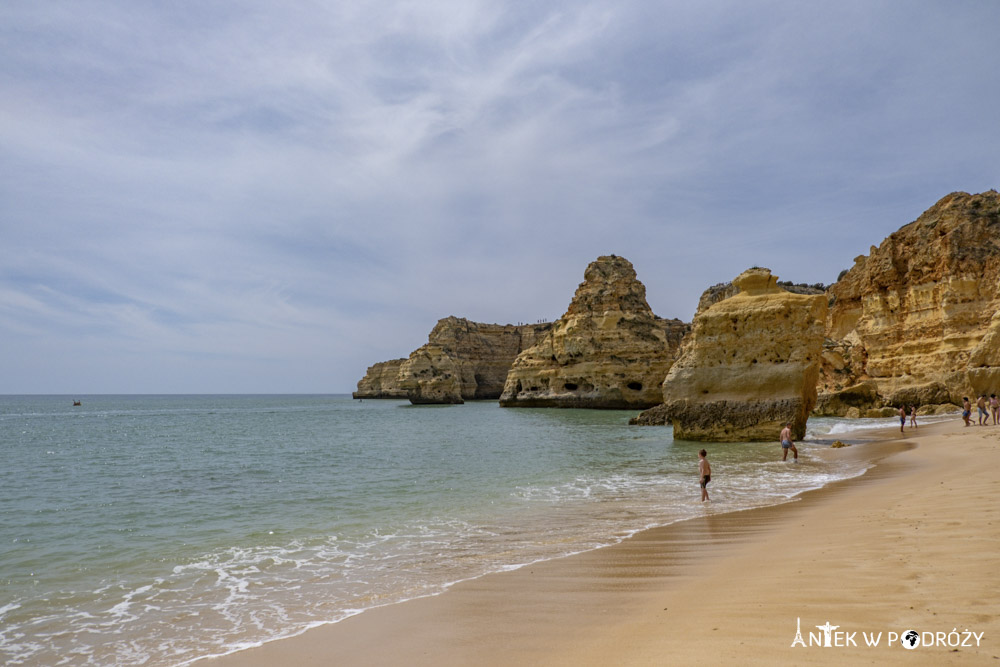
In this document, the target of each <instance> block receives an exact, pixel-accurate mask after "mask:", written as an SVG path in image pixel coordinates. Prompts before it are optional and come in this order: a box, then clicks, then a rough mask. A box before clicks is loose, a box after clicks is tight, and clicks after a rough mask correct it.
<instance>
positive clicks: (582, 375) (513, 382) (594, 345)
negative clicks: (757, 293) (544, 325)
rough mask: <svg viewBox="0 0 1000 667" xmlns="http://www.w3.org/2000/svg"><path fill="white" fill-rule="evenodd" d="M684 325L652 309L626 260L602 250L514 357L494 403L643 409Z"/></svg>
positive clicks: (654, 397) (655, 396)
mask: <svg viewBox="0 0 1000 667" xmlns="http://www.w3.org/2000/svg"><path fill="white" fill-rule="evenodd" d="M689 329H690V326H689V325H687V324H685V323H683V322H681V321H680V320H666V319H662V318H659V317H657V316H656V315H654V314H653V311H652V310H651V309H650V307H649V304H648V303H647V302H646V288H645V286H644V285H643V284H642V283H641V282H639V280H638V279H637V278H636V273H635V269H634V268H633V266H632V264H631V263H630V262H629V261H628V260H627V259H625V258H623V257H618V256H616V255H607V256H603V257H599V258H597V260H596V261H594V262H591V263H590V265H589V266H588V267H587V270H586V271H585V272H584V280H583V282H582V283H580V285H579V287H578V288H577V290H576V294H575V295H574V296H573V299H572V301H571V302H570V304H569V308H568V309H567V311H566V313H565V314H564V315H563V316H562V317H560V318H559V319H558V320H557V321H556V322H554V323H553V325H552V329H551V331H550V332H549V333H548V334H547V335H545V336H544V337H543V338H542V339H541V340H540V341H539V342H538V343H537V344H536V345H535V346H534V347H531V348H529V349H527V350H525V351H524V352H522V353H521V354H520V355H518V357H517V359H516V360H515V361H514V365H513V366H512V367H511V369H510V372H509V373H508V374H507V382H506V384H505V385H504V390H503V394H502V395H501V396H500V405H502V406H504V407H562V408H606V409H635V408H638V409H642V408H647V407H650V406H652V405H656V404H657V403H659V402H660V400H661V395H660V384H661V383H662V382H663V378H664V377H666V374H667V371H669V370H670V366H671V364H672V363H673V361H674V359H675V358H676V355H677V351H678V349H679V346H680V342H681V339H682V338H683V337H684V335H685V334H686V333H687V332H688V330H689Z"/></svg>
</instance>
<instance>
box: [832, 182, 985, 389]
mask: <svg viewBox="0 0 1000 667" xmlns="http://www.w3.org/2000/svg"><path fill="white" fill-rule="evenodd" d="M998 288H1000V195H998V193H997V192H996V191H993V190H991V191H989V192H984V193H982V194H977V195H970V194H967V193H964V192H956V193H952V194H950V195H948V196H946V197H944V198H942V199H941V200H940V201H938V202H937V203H936V204H935V205H934V206H932V207H931V208H930V209H928V210H927V211H926V212H924V213H923V215H921V216H920V217H919V218H917V219H916V220H915V221H914V222H911V223H910V224H908V225H905V226H903V227H902V228H900V229H899V230H897V231H896V232H893V233H892V234H890V235H889V237H888V238H886V239H885V240H884V241H883V242H882V243H881V244H880V245H879V246H878V247H875V246H872V248H871V252H870V253H869V255H868V256H864V255H862V256H860V257H858V258H856V259H855V261H854V266H853V267H852V268H851V269H850V270H848V271H847V272H846V274H844V275H843V276H842V278H841V279H840V280H838V281H837V283H836V284H834V285H833V286H832V287H831V288H830V290H829V293H830V295H831V297H832V301H833V305H832V308H831V309H830V313H829V321H828V324H827V328H828V336H829V338H830V339H831V340H830V341H829V348H828V352H826V353H824V368H823V373H822V389H823V390H824V391H825V392H828V393H836V392H839V391H842V390H843V388H844V387H846V386H849V385H855V384H857V383H858V382H861V381H871V382H873V383H874V384H875V386H876V387H877V391H878V394H879V396H880V397H881V399H882V400H883V402H887V403H891V404H899V403H901V402H903V403H907V402H911V401H916V402H918V403H925V402H935V403H949V402H950V403H961V398H962V396H963V395H964V394H966V393H968V392H969V390H970V389H972V388H975V387H979V388H982V390H989V391H1000V384H998V381H1000V372H998V371H997V368H998V367H1000V359H998V358H997V356H996V355H995V354H991V352H990V350H991V349H995V346H996V344H995V343H992V342H989V341H988V340H987V333H988V331H989V330H990V329H991V326H992V325H991V318H993V316H994V313H996V312H997V309H998V307H1000V291H998ZM989 340H990V341H991V340H993V338H990V339H989ZM977 390H978V389H977Z"/></svg>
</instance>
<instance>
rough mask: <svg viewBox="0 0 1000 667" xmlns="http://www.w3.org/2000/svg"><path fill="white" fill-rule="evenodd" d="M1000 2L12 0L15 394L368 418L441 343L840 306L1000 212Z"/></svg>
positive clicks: (6, 18) (2, 245) (6, 133)
mask: <svg viewBox="0 0 1000 667" xmlns="http://www.w3.org/2000/svg"><path fill="white" fill-rule="evenodd" d="M997 26H1000V3H998V2H993V1H992V0H965V1H963V2H925V1H917V0H914V1H902V0H899V1H895V2H878V1H872V0H866V1H862V2H856V1H852V0H846V1H841V2H835V3H833V2H800V1H794V2H791V1H790V2H783V1H775V2H768V1H761V2H745V1H744V0H738V1H733V2H726V1H718V2H716V1H706V2H697V3H695V2H689V1H688V0H684V1H682V2H672V1H663V2H650V1H649V0H613V1H608V2H587V1H585V0H584V1H575V2H558V1H554V2H534V3H528V2H497V1H494V2H481V1H479V0H459V1H456V2H450V1H441V0H420V1H409V0H406V1H395V0H385V1H383V2H374V3H373V2H363V1H352V2H344V1H341V2H320V1H310V0H303V1H301V2H282V3H277V2H262V1H255V0H245V1H242V2H226V1H221V0H220V1H219V2H204V1H203V0H189V1H185V0H181V1H177V2H150V1H144V0H129V1H118V2H114V1H103V0H73V1H67V2H61V1H58V0H56V1H52V2H5V3H2V4H0V63H2V65H0V394H27V393H52V394H95V393H340V392H349V391H351V390H353V389H355V387H356V384H357V381H358V380H359V379H360V378H361V377H362V376H363V375H364V372H365V369H366V367H367V366H369V365H371V364H373V363H375V362H377V361H383V360H386V359H391V358H398V357H405V356H407V355H408V354H409V353H410V352H411V351H413V350H414V349H416V348H417V347H419V346H420V345H422V344H423V343H424V342H426V340H427V334H428V333H429V332H430V330H431V328H432V327H433V326H434V324H435V322H436V321H437V320H438V319H440V318H443V317H447V316H449V315H454V316H458V317H466V318H469V319H471V320H474V321H478V322H496V323H516V322H534V321H537V320H541V319H547V320H553V319H555V318H558V317H559V316H560V315H562V314H563V313H564V312H565V310H566V308H567V306H568V304H569V302H570V299H571V298H572V296H573V293H574V291H575V289H576V287H577V285H578V284H579V283H580V282H581V281H582V280H583V273H584V270H585V268H586V266H587V264H588V263H590V262H591V261H593V260H594V259H596V258H597V257H598V256H601V255H607V254H617V255H621V256H623V257H625V258H627V259H628V260H630V261H631V262H632V264H633V265H634V266H635V269H636V271H637V273H638V278H639V280H641V281H642V282H643V284H644V285H645V286H646V294H647V300H648V301H649V304H650V306H651V307H652V309H653V311H654V312H655V313H656V314H657V315H660V316H661V317H676V318H680V319H682V320H685V321H690V320H691V318H692V316H693V314H694V310H695V306H696V304H697V300H698V297H699V296H700V294H701V293H702V291H703V290H704V289H705V288H707V287H709V286H711V285H714V284H716V283H720V282H724V281H728V280H731V279H732V278H733V277H735V276H737V275H739V274H740V273H741V272H742V271H743V270H745V269H746V268H748V267H750V266H766V267H768V268H770V269H771V270H772V272H773V273H775V274H776V275H778V277H779V279H781V280H792V281H794V282H807V283H816V282H822V283H832V282H834V281H835V280H836V278H837V276H838V274H839V273H840V272H841V271H842V270H843V269H846V268H849V267H850V266H851V265H852V264H853V260H854V258H855V257H856V256H858V255H862V254H867V253H868V252H869V248H870V246H872V245H878V244H879V243H880V242H881V241H882V239H884V238H885V237H886V236H887V235H889V234H890V233H891V232H893V231H895V230H896V229H898V228H899V227H901V226H902V225H904V224H906V223H908V222H910V221H912V220H914V219H916V218H917V217H918V216H919V215H920V213H922V212H923V211H924V210H926V209H927V208H929V207H930V206H932V205H933V204H934V203H935V202H936V201H937V200H938V199H940V198H941V197H943V196H944V195H946V194H948V193H950V192H954V191H966V192H973V193H975V192H982V191H985V190H989V189H996V188H998V187H1000V39H998V38H997Z"/></svg>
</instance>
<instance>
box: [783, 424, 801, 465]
mask: <svg viewBox="0 0 1000 667" xmlns="http://www.w3.org/2000/svg"><path fill="white" fill-rule="evenodd" d="M778 439H779V440H781V460H782V461H784V460H785V459H787V458H788V450H789V449H790V450H792V454H794V455H795V459H794V461H795V462H796V463H798V462H799V450H797V449H795V443H794V442H792V422H788V423H787V424H785V428H783V429H781V435H780V436H778Z"/></svg>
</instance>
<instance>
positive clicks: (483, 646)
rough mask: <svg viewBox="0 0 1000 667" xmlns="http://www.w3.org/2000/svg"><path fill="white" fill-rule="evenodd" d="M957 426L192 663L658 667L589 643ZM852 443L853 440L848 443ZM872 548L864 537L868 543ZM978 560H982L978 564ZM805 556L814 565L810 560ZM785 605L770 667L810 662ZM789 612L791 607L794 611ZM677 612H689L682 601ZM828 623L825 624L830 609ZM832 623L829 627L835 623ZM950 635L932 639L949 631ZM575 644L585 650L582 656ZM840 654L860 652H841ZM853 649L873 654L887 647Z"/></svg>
mask: <svg viewBox="0 0 1000 667" xmlns="http://www.w3.org/2000/svg"><path fill="white" fill-rule="evenodd" d="M962 428H963V427H962V426H961V423H960V422H958V423H957V424H956V423H955V422H945V423H937V424H926V425H924V426H923V427H922V428H921V429H919V430H918V431H917V433H916V435H912V430H911V431H910V432H908V433H907V434H906V436H907V437H906V438H904V439H900V438H899V437H898V436H893V437H891V439H885V440H883V438H888V437H889V436H888V434H883V433H876V434H875V435H876V437H878V438H879V440H876V441H875V442H869V443H868V444H866V445H865V446H864V449H866V450H867V449H868V448H869V447H879V448H881V449H882V451H881V452H880V453H876V454H875V455H874V457H872V458H874V459H875V465H874V467H872V468H870V469H869V470H868V471H867V472H866V473H865V474H863V475H860V476H857V477H854V478H849V479H846V480H840V481H837V482H834V483H831V484H829V485H827V486H825V487H823V488H821V489H817V490H813V491H808V492H805V493H803V494H801V495H799V496H798V497H797V499H796V500H793V501H790V502H787V503H780V504H777V505H771V506H767V507H761V508H755V509H750V510H743V511H738V512H727V513H721V514H709V515H707V516H704V517H700V518H695V519H689V520H685V521H681V522H678V523H674V524H670V525H667V526H664V527H660V528H652V529H649V530H646V531H643V532H640V533H638V534H636V535H634V536H632V537H630V538H628V539H627V540H625V541H623V542H620V543H618V544H614V545H611V546H607V547H603V548H600V549H596V550H592V551H587V552H583V553H578V554H575V555H572V556H567V557H562V558H558V559H554V560H549V561H542V562H539V563H535V564H532V565H528V566H524V567H522V568H520V569H517V570H513V571H508V572H501V573H494V574H488V575H485V576H483V577H480V578H477V579H472V580H467V581H463V582H460V583H458V584H455V585H453V586H452V587H451V588H449V589H448V590H447V591H445V592H444V593H442V594H439V595H434V596H430V597H424V598H416V599H412V600H409V601H406V602H402V603H397V604H393V605H387V606H385V607H379V608H374V609H370V610H367V611H366V612H365V613H363V614H358V615H355V616H352V617H349V618H346V619H343V620H341V621H339V622H336V623H331V624H324V625H321V626H318V627H315V628H313V629H311V630H309V631H306V632H305V633H303V634H300V635H297V636H295V637H291V638H287V639H282V640H276V641H273V642H269V643H266V644H264V645H262V646H259V647H255V648H251V649H247V650H243V651H238V652H235V653H231V654H229V655H226V656H221V657H216V658H205V659H202V660H198V661H196V662H195V663H194V664H199V665H208V666H212V667H216V666H218V665H220V664H221V665H251V666H252V665H263V664H273V663H275V662H291V661H295V662H298V663H300V664H302V665H309V664H329V663H330V662H331V661H333V662H336V663H338V664H362V663H372V662H390V663H391V662H394V661H400V662H401V661H403V660H406V661H407V662H417V664H421V663H423V664H431V663H433V664H463V663H465V664H467V663H468V662H469V661H475V662H485V663H487V664H503V663H507V662H510V661H514V660H527V661H530V662H532V663H534V664H569V663H570V662H573V663H574V664H580V663H581V662H582V663H584V664H588V663H589V664H600V663H601V662H602V661H603V662H621V661H623V660H624V662H626V663H628V662H630V661H633V662H632V664H643V663H644V662H647V661H656V659H657V658H656V656H655V653H647V654H643V656H644V657H638V656H636V657H634V658H625V657H624V654H622V653H621V647H620V646H618V644H619V643H620V640H618V639H610V638H609V639H606V640H604V641H603V642H602V641H599V640H598V639H597V638H599V637H603V636H608V637H613V636H617V633H611V634H610V635H609V634H608V629H609V619H615V620H616V622H619V621H620V619H623V618H635V619H636V620H635V621H634V622H633V623H630V624H629V626H631V625H635V624H640V623H652V622H654V619H658V617H659V616H660V615H663V616H668V617H672V616H673V614H670V613H669V609H671V608H674V609H676V608H677V607H671V606H670V605H667V604H664V605H662V606H661V607H660V609H661V610H662V609H664V607H666V610H667V611H668V613H666V614H663V612H659V613H657V614H651V613H650V610H648V609H645V610H644V607H646V606H648V605H649V604H650V600H651V599H657V598H659V599H667V598H671V597H678V596H681V595H682V594H683V593H685V592H686V593H690V589H691V588H692V587H694V588H696V589H698V590H699V591H702V590H703V591H704V594H705V596H706V597H707V598H708V600H709V601H711V600H713V599H718V598H719V597H720V595H721V594H724V593H726V591H725V587H723V588H721V589H720V587H719V586H718V584H716V583H713V581H714V579H713V577H715V576H717V572H716V570H717V569H719V568H723V569H724V566H725V565H726V564H730V565H731V564H733V563H735V562H737V561H740V560H745V559H746V558H748V557H749V555H750V554H751V553H752V552H755V551H757V550H759V549H760V548H762V547H761V543H762V542H764V543H767V542H771V541H774V540H779V542H780V541H781V539H784V542H782V544H783V545H784V547H793V548H798V549H801V548H805V547H808V546H809V544H810V542H809V541H805V542H803V540H802V538H801V536H798V537H795V539H793V540H791V541H790V542H789V540H788V539H787V536H784V537H783V533H785V532H787V529H788V527H789V526H792V525H793V524H796V521H797V520H798V519H803V520H804V521H805V523H804V524H803V526H809V525H811V524H813V523H816V522H819V523H823V521H824V520H825V518H826V517H825V513H826V512H828V511H829V510H834V512H835V513H839V512H840V510H839V509H837V507H831V505H834V506H839V505H841V504H845V505H847V506H850V505H851V503H852V502H855V501H856V497H857V496H859V495H867V494H870V493H871V491H870V490H869V489H872V488H873V487H881V486H883V485H887V484H888V485H896V486H899V487H900V489H905V488H906V487H907V484H905V483H902V482H908V481H909V482H912V479H911V478H912V477H913V476H914V475H918V473H919V472H920V471H924V473H926V468H927V466H926V465H924V464H923V463H921V459H922V458H923V457H921V456H917V455H914V454H913V453H912V452H913V451H918V452H919V451H920V450H919V449H917V450H911V452H910V453H907V454H905V455H900V456H893V454H894V453H896V452H898V451H900V450H902V449H905V448H906V447H909V446H911V445H908V444H906V443H907V442H908V441H913V440H915V441H919V442H920V443H921V444H924V443H925V442H926V443H927V444H928V447H929V446H930V444H931V442H932V441H939V440H941V439H942V438H949V437H953V436H954V435H955V432H956V430H957V432H958V433H961V430H962ZM966 431H969V429H966ZM972 432H973V433H970V435H975V436H976V437H975V438H974V439H975V440H976V441H978V440H981V439H983V438H984V437H986V438H989V437H992V438H993V439H996V438H997V437H998V436H1000V431H996V432H991V431H990V430H989V429H983V432H981V433H979V432H975V429H972ZM859 435H860V434H858V433H855V434H851V438H850V439H852V440H854V439H855V438H856V437H858V436H859ZM925 449H926V448H925ZM839 451H840V452H844V453H845V454H844V455H856V454H853V453H852V452H851V450H850V449H848V450H839ZM938 458H940V457H938ZM951 468H954V466H951ZM994 469H995V468H994ZM952 472H954V471H952ZM977 474H980V475H982V474H987V475H993V476H994V477H995V473H991V472H990V468H989V466H985V467H977ZM918 476H919V475H918ZM997 483H1000V482H997ZM942 484H943V482H942ZM852 511H853V512H855V513H857V511H858V510H857V508H856V507H855V508H854V509H853V510H852ZM998 525H1000V522H998ZM876 528H878V526H876ZM990 528H991V530H993V532H992V536H993V537H994V538H995V537H996V536H997V532H996V528H995V527H994V526H992V524H990ZM853 538H854V534H853V531H851V532H845V539H853ZM871 539H872V537H871V536H869V540H868V541H871ZM779 546H780V545H779ZM865 546H866V544H865V543H864V542H862V544H860V545H858V548H859V550H863V548H864V547H865ZM979 556H980V557H985V555H984V554H979ZM813 558H814V560H815V555H814V556H813ZM779 560H780V558H779ZM960 560H961V559H960ZM998 564H1000V563H998V559H997V558H996V557H993V560H992V561H991V566H992V565H998ZM862 565H864V564H862ZM789 566H791V565H789ZM743 567H746V566H743ZM752 567H758V568H763V571H767V569H768V568H769V567H770V564H769V559H767V558H758V560H757V561H755V562H754V563H753V564H752ZM799 569H800V570H801V568H799ZM994 569H995V568H994ZM749 571H755V570H753V569H751V570H749ZM982 571H984V572H986V571H989V570H982ZM851 572H852V571H851V570H849V571H848V572H846V573H844V574H846V575H850V573H851ZM788 576H789V577H791V581H792V584H791V585H792V586H798V584H797V583H795V582H794V580H795V577H799V576H802V575H801V574H796V573H790V574H789V575H788ZM886 576H887V578H889V579H891V572H887V573H886ZM784 577H785V575H783V574H782V575H780V576H779V577H778V580H779V583H780V586H784V585H786V584H787V582H786V583H781V582H785V579H784ZM736 588H742V583H737V584H736ZM779 590H780V587H779ZM767 593H768V591H767V590H765V591H763V594H764V595H765V597H766V595H767ZM772 597H773V593H772ZM793 597H794V596H793ZM696 598H697V596H696ZM795 600H798V601H797V602H796V603H795V604H793V600H788V601H787V604H784V605H780V596H779V600H778V603H779V605H780V606H787V607H789V610H788V612H787V613H785V614H784V616H785V617H787V618H782V619H779V620H782V621H783V622H782V626H783V629H782V632H781V634H780V638H779V639H778V640H777V641H776V642H774V644H773V646H772V647H771V648H772V649H775V650H777V651H778V653H777V654H774V655H771V657H770V658H769V660H779V661H780V660H782V659H783V658H784V659H794V660H796V661H798V662H801V661H802V660H803V659H804V658H806V657H808V656H809V655H810V654H809V653H807V652H800V653H794V654H782V653H781V651H783V650H784V649H785V648H787V647H788V645H789V643H790V642H791V640H792V638H793V636H794V633H795V627H794V625H795V622H796V618H797V617H798V616H802V615H804V614H803V613H800V612H804V611H807V610H808V609H809V608H811V607H812V606H813V603H812V602H811V601H810V600H809V599H808V598H806V599H802V598H795ZM696 602H697V601H696ZM772 603H773V601H772ZM653 604H659V602H656V603H653ZM705 604H709V605H710V606H711V603H710V602H706V603H701V605H700V606H704V605H705ZM796 604H797V605H798V606H797V607H796V609H792V608H791V607H794V606H795V605H796ZM686 606H691V603H690V601H689V602H688V603H686ZM698 606H699V604H697V603H695V604H693V607H694V608H695V609H697V607H698ZM743 611H744V612H745V611H746V610H745V609H744V610H743ZM727 613H728V614H729V615H732V614H733V613H735V615H736V616H737V617H738V616H740V608H736V609H735V611H733V612H727ZM727 613H722V614H721V616H722V617H725V616H726V615H727ZM694 615H695V616H697V614H694ZM718 615H720V614H718V613H713V614H709V615H706V616H705V618H704V620H705V622H706V623H712V620H711V619H712V618H715V617H716V616H718ZM830 615H831V617H832V616H833V613H832V611H831V612H830ZM753 616H754V617H755V618H756V617H757V616H756V615H753ZM779 616H781V615H780V614H779ZM789 619H790V620H789ZM813 620H814V619H812V618H808V620H806V619H804V620H803V623H804V624H806V623H812V621H813ZM840 620H841V621H842V624H843V625H848V623H847V621H848V620H850V619H843V618H842V619H840ZM744 621H745V619H744ZM820 622H825V619H815V623H820ZM831 622H837V619H834V620H832V621H831ZM956 622H957V621H956ZM789 623H791V629H790V630H789V629H788V624H789ZM815 623H812V625H815ZM991 623H992V625H991V626H990V627H991V628H994V629H995V628H996V621H995V619H994V620H993V621H991ZM717 625H718V624H716V625H715V626H714V627H716V626H717ZM914 625H919V624H918V623H914ZM925 625H926V623H925ZM953 625H954V624H953ZM980 625H982V624H980ZM804 627H805V626H804ZM810 627H811V626H810ZM952 627H953V626H949V627H948V628H936V629H935V630H942V629H943V630H945V631H949V630H951V629H952ZM719 629H720V630H721V629H723V628H719ZM858 629H859V630H863V629H862V628H858ZM864 629H867V628H864ZM872 629H874V628H872ZM961 629H962V628H960V630H961ZM974 629H981V628H974ZM619 630H621V628H619ZM718 631H719V630H712V629H711V628H709V629H707V630H706V633H705V634H704V636H703V640H704V641H710V642H711V643H712V646H713V647H716V648H717V646H718V639H719V636H720V635H719V634H718ZM690 632H693V633H694V635H691V634H685V635H683V636H685V637H688V636H697V632H695V630H694V629H691V630H689V633H690ZM814 632H815V630H814ZM627 634H628V635H629V638H628V643H629V645H630V646H633V647H636V646H641V645H643V644H651V645H652V644H657V643H662V642H657V641H650V638H649V637H642V636H634V633H632V632H631V631H630V632H628V633H627ZM991 634H992V635H994V636H995V635H996V632H995V631H991V632H988V633H987V638H988V637H989V636H990V635H991ZM657 636H659V635H657ZM659 639H660V640H662V639H663V638H662V637H660V638H659ZM698 641H699V640H691V641H690V642H688V641H684V640H680V641H673V642H667V643H668V644H669V648H668V649H665V650H669V653H668V654H669V655H674V654H677V652H678V650H681V651H684V650H687V651H688V657H687V659H688V660H690V661H693V662H695V663H697V662H698V661H699V660H706V661H709V660H708V655H709V653H706V654H704V655H701V654H700V653H699V652H698V651H694V652H691V651H690V647H689V644H691V643H694V644H695V645H697V644H698ZM602 644H606V645H608V646H611V647H613V648H612V650H611V652H610V653H608V654H607V655H605V656H604V658H603V660H598V659H597V658H596V656H597V655H600V647H601V645H602ZM739 645H742V643H740V644H739ZM581 646H588V648H587V650H585V651H584V650H580V647H581ZM685 647H687V648H685ZM897 648H898V647H897ZM713 650H714V649H713ZM799 650H800V651H801V649H799ZM843 650H845V651H850V650H862V649H852V648H850V647H846V648H844V649H843ZM863 650H866V651H869V652H872V651H880V650H888V649H884V648H883V649H867V648H866V649H863ZM928 650H929V649H928ZM961 650H965V651H968V650H970V649H961ZM835 655H839V656H841V657H843V656H844V653H843V652H836V653H835ZM871 655H873V656H874V655H875V654H874V653H871ZM570 656H572V659H570ZM938 657H940V656H938ZM733 659H734V660H735V659H737V656H735V655H734V656H733ZM741 659H742V658H741ZM709 662H710V661H709Z"/></svg>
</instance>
